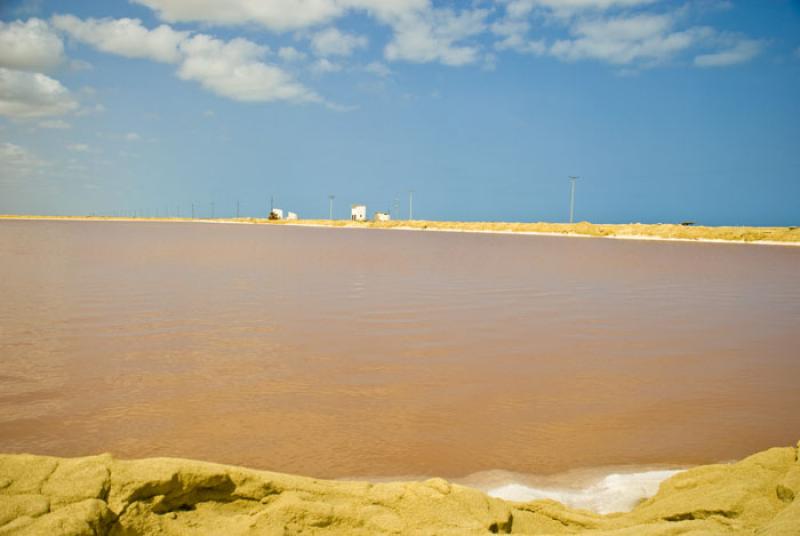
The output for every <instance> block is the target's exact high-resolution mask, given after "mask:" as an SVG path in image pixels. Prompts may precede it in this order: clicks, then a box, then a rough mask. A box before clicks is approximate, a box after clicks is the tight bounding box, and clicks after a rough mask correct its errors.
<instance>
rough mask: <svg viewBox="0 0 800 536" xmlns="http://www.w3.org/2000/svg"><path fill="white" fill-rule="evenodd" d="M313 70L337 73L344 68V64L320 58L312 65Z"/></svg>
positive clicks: (318, 72)
mask: <svg viewBox="0 0 800 536" xmlns="http://www.w3.org/2000/svg"><path fill="white" fill-rule="evenodd" d="M311 70H312V71H314V72H315V73H317V74H327V73H335V72H338V71H341V70H342V66H341V65H339V64H338V63H333V62H332V61H330V60H329V59H328V58H320V59H318V60H317V61H315V62H314V64H313V65H312V66H311Z"/></svg>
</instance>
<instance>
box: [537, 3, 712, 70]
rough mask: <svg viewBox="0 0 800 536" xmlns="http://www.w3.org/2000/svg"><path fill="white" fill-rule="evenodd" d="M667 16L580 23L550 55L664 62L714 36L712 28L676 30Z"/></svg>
mask: <svg viewBox="0 0 800 536" xmlns="http://www.w3.org/2000/svg"><path fill="white" fill-rule="evenodd" d="M674 25H675V18H674V17H673V16H671V15H668V14H659V15H650V14H638V15H630V16H619V17H611V18H602V19H587V20H581V21H579V22H577V23H576V24H575V25H573V26H572V28H571V30H570V32H571V33H572V35H573V36H574V38H573V39H565V40H558V41H556V42H555V43H553V45H552V47H551V49H550V53H551V54H553V55H554V56H556V57H557V58H560V59H563V60H567V61H575V60H581V59H597V60H603V61H607V62H609V63H613V64H617V65H623V64H629V63H632V62H634V61H640V60H644V61H650V62H658V61H662V60H664V59H666V58H669V57H670V56H672V55H674V54H676V53H678V52H680V51H683V50H686V49H688V48H690V47H691V46H693V45H695V44H696V43H697V42H699V41H701V40H702V39H704V38H707V37H709V36H710V35H711V33H712V31H711V30H710V29H709V28H690V29H687V30H682V31H679V30H675V29H674Z"/></svg>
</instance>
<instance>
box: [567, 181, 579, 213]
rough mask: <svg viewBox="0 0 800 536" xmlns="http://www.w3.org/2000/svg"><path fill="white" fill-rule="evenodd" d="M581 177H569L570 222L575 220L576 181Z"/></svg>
mask: <svg viewBox="0 0 800 536" xmlns="http://www.w3.org/2000/svg"><path fill="white" fill-rule="evenodd" d="M579 178H580V177H574V176H571V175H570V177H569V182H570V190H569V222H570V223H572V222H573V221H574V216H575V181H577V180H578V179H579Z"/></svg>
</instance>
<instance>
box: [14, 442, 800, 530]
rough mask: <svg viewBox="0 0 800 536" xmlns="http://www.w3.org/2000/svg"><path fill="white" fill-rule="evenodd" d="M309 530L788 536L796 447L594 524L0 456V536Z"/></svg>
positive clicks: (341, 486)
mask: <svg viewBox="0 0 800 536" xmlns="http://www.w3.org/2000/svg"><path fill="white" fill-rule="evenodd" d="M799 446H800V445H799ZM317 533H326V534H352V535H359V534H437V535H439V534H441V535H446V534H459V535H463V534H491V533H500V534H508V533H513V534H577V533H581V534H582V533H591V534H616V535H652V534H664V535H666V534H670V535H672V534H692V535H699V534H770V535H797V534H800V462H799V461H798V449H797V448H773V449H770V450H767V451H764V452H761V453H758V454H755V455H753V456H750V457H749V458H746V459H744V460H742V461H740V462H738V463H734V464H721V465H708V466H702V467H697V468H694V469H691V470H689V471H686V472H684V473H681V474H678V475H676V476H674V477H672V478H670V479H669V480H667V481H665V482H664V483H662V485H661V488H660V490H659V492H658V494H657V495H656V496H654V497H653V498H651V499H648V500H646V501H643V502H642V503H641V504H639V505H638V506H637V507H636V508H635V509H634V510H633V511H632V512H628V513H620V514H611V515H605V516H603V515H599V514H594V513H592V512H588V511H584V510H574V509H570V508H567V507H566V506H563V505H561V504H559V503H556V502H553V501H533V502H529V503H513V502H507V501H503V500H500V499H493V498H491V497H488V496H486V495H485V494H483V493H481V492H480V491H476V490H473V489H470V488H465V487H461V486H456V485H453V484H450V483H448V482H446V481H444V480H441V479H432V480H427V481H425V482H407V483H383V484H369V483H366V482H338V481H327V480H316V479H313V478H306V477H299V476H291V475H285V474H280V473H271V472H266V471H255V470H250V469H244V468H239V467H231V466H225V465H217V464H212V463H204V462H195V461H189V460H181V459H171V458H153V459H145V460H134V461H123V460H116V459H114V458H112V457H111V456H110V455H107V454H104V455H100V456H91V457H86V458H72V459H66V458H51V457H45V456H32V455H24V454H23V455H0V534H2V535H6V534H36V535H38V534H42V535H62V534H63V535H66V534H69V535H84V534H86V535H101V534H103V535H105V534H108V535H133V534H164V535H184V534H223V535H241V534H317Z"/></svg>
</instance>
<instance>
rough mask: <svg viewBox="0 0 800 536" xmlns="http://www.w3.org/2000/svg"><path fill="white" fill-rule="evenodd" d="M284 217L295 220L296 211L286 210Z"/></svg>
mask: <svg viewBox="0 0 800 536" xmlns="http://www.w3.org/2000/svg"><path fill="white" fill-rule="evenodd" d="M286 219H287V220H296V219H297V213H295V212H287V213H286Z"/></svg>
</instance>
